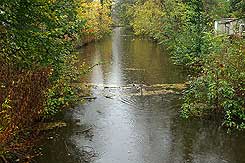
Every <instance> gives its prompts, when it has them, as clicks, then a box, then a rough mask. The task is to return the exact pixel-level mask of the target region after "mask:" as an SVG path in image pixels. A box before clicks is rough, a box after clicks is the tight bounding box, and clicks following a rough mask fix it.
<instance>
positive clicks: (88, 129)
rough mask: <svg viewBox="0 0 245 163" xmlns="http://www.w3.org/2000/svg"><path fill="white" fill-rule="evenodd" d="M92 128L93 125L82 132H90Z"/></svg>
mask: <svg viewBox="0 0 245 163" xmlns="http://www.w3.org/2000/svg"><path fill="white" fill-rule="evenodd" d="M91 129H92V127H89V128H87V129H84V130H82V131H81V133H84V132H88V131H90V130H91Z"/></svg>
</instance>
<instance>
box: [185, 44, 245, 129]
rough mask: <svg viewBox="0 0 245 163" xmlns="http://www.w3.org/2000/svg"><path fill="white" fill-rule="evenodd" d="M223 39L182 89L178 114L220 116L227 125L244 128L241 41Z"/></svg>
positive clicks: (244, 67) (244, 73)
mask: <svg viewBox="0 0 245 163" xmlns="http://www.w3.org/2000/svg"><path fill="white" fill-rule="evenodd" d="M244 43H245V42H244V40H235V41H234V40H233V42H232V43H230V42H229V41H226V42H225V43H224V42H222V43H221V44H220V49H219V51H216V52H214V53H212V54H209V56H208V57H207V58H206V59H205V63H204V66H203V72H202V73H201V75H200V76H199V77H196V78H195V79H193V81H192V82H191V84H190V87H189V88H188V89H187V90H186V92H185V96H184V104H183V106H182V116H183V117H185V118H188V117H191V116H199V117H200V116H201V117H202V116H207V115H215V116H217V115H218V117H223V125H225V126H227V127H229V128H237V129H244V128H245V64H244V63H245V46H244V45H245V44H244Z"/></svg>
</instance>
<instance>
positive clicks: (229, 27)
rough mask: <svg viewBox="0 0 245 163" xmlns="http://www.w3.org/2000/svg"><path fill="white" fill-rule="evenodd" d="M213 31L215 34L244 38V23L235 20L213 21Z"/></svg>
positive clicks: (240, 20)
mask: <svg viewBox="0 0 245 163" xmlns="http://www.w3.org/2000/svg"><path fill="white" fill-rule="evenodd" d="M214 29H215V32H216V33H217V34H227V35H239V36H245V22H244V21H243V20H242V19H237V18H223V19H219V20H215V22H214Z"/></svg>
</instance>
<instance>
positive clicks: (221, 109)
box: [126, 0, 245, 129]
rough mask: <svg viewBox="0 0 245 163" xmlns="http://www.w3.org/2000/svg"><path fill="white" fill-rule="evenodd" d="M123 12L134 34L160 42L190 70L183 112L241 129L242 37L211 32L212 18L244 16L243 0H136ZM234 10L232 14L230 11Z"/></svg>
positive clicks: (242, 109) (242, 85)
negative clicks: (217, 120)
mask: <svg viewBox="0 0 245 163" xmlns="http://www.w3.org/2000/svg"><path fill="white" fill-rule="evenodd" d="M128 6H129V7H128V8H127V10H126V14H127V15H128V17H129V18H132V20H131V21H130V25H131V26H132V28H133V30H134V32H135V34H136V35H144V36H148V37H151V38H153V39H155V40H158V42H159V43H160V44H162V45H163V46H165V47H167V49H168V50H169V52H170V53H171V55H172V58H173V61H174V62H175V63H176V64H179V65H182V66H185V67H187V68H188V69H190V70H192V72H194V73H193V74H195V77H192V82H191V84H190V87H189V88H188V89H187V90H186V92H185V96H184V103H183V106H182V116H183V117H185V118H188V117H203V116H210V115H218V116H219V117H224V118H223V124H224V125H225V126H227V127H235V128H238V129H243V128H244V123H245V122H244V121H245V119H244V117H245V113H244V102H245V100H244V99H245V98H244V82H245V79H244V72H245V69H244V65H245V60H244V58H245V57H244V41H242V40H239V39H238V40H236V38H235V39H234V38H232V39H230V38H226V37H224V36H214V34H213V33H214V32H213V22H214V19H217V18H221V17H226V16H229V15H237V16H241V15H244V12H243V2H241V1H226V0H215V1H204V0H185V1H181V0H176V1H173V0H164V1H161V0H158V1H150V0H144V1H141V0H138V1H136V2H135V3H134V4H131V5H129V4H128ZM229 10H232V13H229Z"/></svg>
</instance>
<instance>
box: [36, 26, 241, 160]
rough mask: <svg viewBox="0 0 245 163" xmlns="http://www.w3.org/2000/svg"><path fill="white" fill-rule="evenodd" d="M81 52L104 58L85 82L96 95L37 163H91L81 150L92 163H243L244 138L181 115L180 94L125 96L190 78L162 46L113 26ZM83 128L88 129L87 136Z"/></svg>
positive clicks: (88, 58)
mask: <svg viewBox="0 0 245 163" xmlns="http://www.w3.org/2000/svg"><path fill="white" fill-rule="evenodd" d="M79 57H80V60H81V63H82V62H86V63H88V64H90V65H91V66H92V65H96V64H98V63H99V65H98V66H95V67H94V69H93V70H92V71H91V72H90V73H89V74H88V75H87V76H86V78H85V79H84V81H86V82H88V83H92V84H91V85H93V87H92V95H91V96H92V97H96V99H94V100H90V101H88V102H86V103H85V104H81V105H79V106H78V107H76V108H75V109H74V110H73V111H71V112H69V113H67V114H66V116H65V117H66V119H67V120H68V121H69V120H70V121H72V122H73V123H71V124H70V125H69V126H68V127H67V128H65V129H63V130H62V132H59V133H57V135H58V136H55V137H54V139H53V137H51V139H52V140H48V143H47V145H46V146H44V147H43V148H44V156H43V157H40V158H39V159H38V161H37V162H41V163H69V162H71V163H80V162H86V160H84V159H83V158H82V156H81V155H80V154H82V153H83V150H85V151H91V153H94V152H95V153H96V156H95V157H93V158H92V159H91V160H89V162H91V163H185V162H186V163H187V162H188V163H228V162H229V163H242V162H245V155H244V153H245V136H244V135H242V134H240V135H239V134H234V135H229V134H227V133H226V130H224V129H222V128H220V127H219V125H218V124H215V123H214V122H212V121H200V120H192V121H183V120H181V119H180V118H179V113H178V112H179V110H180V103H181V100H180V97H181V95H176V94H161V95H160V94H156V95H152V96H146V95H142V96H130V95H128V93H129V92H131V91H132V90H133V89H134V91H137V90H138V89H139V87H138V85H148V86H149V85H153V84H164V83H167V84H175V83H184V81H185V80H186V74H185V73H183V72H182V70H181V69H180V68H179V67H176V66H174V65H173V64H172V63H171V60H170V57H169V56H168V55H167V54H166V52H164V49H161V48H159V46H158V45H157V44H154V43H152V42H150V41H148V40H144V39H139V38H134V37H133V36H132V35H130V34H128V33H126V32H124V30H123V29H122V28H116V29H115V30H114V31H113V34H112V36H111V37H108V38H106V39H104V40H102V41H100V42H97V43H94V44H89V45H87V46H85V47H84V48H83V49H81V52H80V55H79ZM124 86H130V87H131V89H130V88H127V89H125V88H124ZM86 128H87V129H91V130H89V131H88V132H86V133H84V132H83V131H84V129H86ZM87 161H88V160H87Z"/></svg>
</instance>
